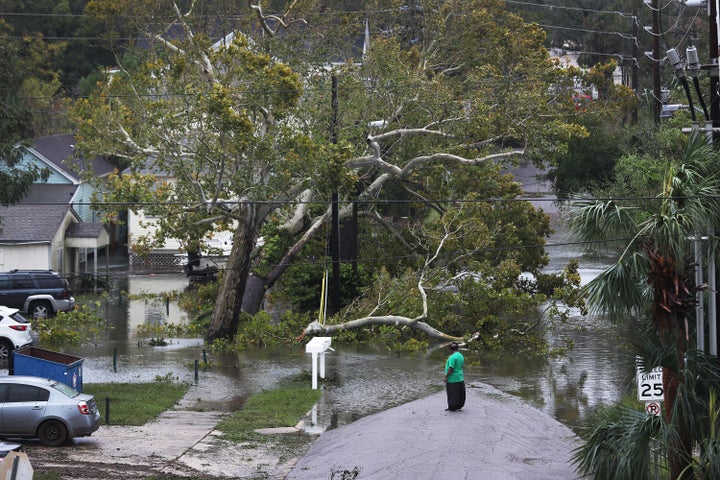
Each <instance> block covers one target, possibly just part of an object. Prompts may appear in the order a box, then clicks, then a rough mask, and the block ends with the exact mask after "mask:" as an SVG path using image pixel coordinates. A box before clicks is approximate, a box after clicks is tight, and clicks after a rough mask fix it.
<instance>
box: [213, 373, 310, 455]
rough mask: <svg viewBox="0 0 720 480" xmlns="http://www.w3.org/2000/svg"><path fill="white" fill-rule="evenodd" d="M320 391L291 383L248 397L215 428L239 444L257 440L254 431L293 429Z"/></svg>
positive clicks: (224, 436)
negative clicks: (239, 408) (238, 408)
mask: <svg viewBox="0 0 720 480" xmlns="http://www.w3.org/2000/svg"><path fill="white" fill-rule="evenodd" d="M320 395H321V394H320V391H319V390H312V389H310V388H309V387H308V386H307V383H305V384H304V385H299V384H291V385H287V386H282V387H279V388H276V389H274V390H268V391H264V392H262V393H258V394H257V395H254V396H252V397H250V398H249V399H248V400H247V401H246V402H245V405H244V406H243V408H242V409H241V410H239V411H237V412H234V413H233V414H232V415H228V416H227V417H225V418H223V419H222V420H221V421H220V423H219V424H218V425H217V429H218V430H220V431H221V432H223V434H224V435H223V438H225V439H228V440H231V441H236V442H242V441H247V440H258V437H257V436H256V435H254V432H253V430H255V429H258V428H273V427H294V426H295V425H297V423H298V422H299V421H300V419H301V418H302V417H303V416H305V414H306V413H307V412H308V411H309V410H310V409H311V408H312V406H313V405H314V404H315V403H317V401H318V400H319V399H320Z"/></svg>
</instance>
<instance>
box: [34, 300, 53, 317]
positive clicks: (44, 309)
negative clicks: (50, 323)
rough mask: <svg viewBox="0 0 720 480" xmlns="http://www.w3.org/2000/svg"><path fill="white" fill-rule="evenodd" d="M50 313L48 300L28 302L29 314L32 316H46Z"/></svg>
mask: <svg viewBox="0 0 720 480" xmlns="http://www.w3.org/2000/svg"><path fill="white" fill-rule="evenodd" d="M51 314H52V307H51V305H50V303H49V302H33V303H31V304H30V315H31V316H32V317H33V318H46V317H49V316H50V315H51Z"/></svg>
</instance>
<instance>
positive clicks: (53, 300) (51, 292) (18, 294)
mask: <svg viewBox="0 0 720 480" xmlns="http://www.w3.org/2000/svg"><path fill="white" fill-rule="evenodd" d="M0 305H5V306H6V307H11V308H17V309H19V310H22V311H23V312H27V314H28V315H30V316H31V317H34V318H39V317H47V316H50V315H54V314H56V313H57V312H65V311H68V310H73V309H74V308H75V298H74V297H73V296H72V292H71V291H70V287H69V285H68V282H67V280H65V279H64V278H63V277H61V276H60V275H58V273H57V272H54V271H52V270H11V271H9V272H4V273H0Z"/></svg>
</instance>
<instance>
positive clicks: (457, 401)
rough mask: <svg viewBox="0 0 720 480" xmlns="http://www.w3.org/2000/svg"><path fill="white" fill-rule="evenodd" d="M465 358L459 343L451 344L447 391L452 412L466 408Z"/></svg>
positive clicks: (447, 368) (446, 383) (446, 372)
mask: <svg viewBox="0 0 720 480" xmlns="http://www.w3.org/2000/svg"><path fill="white" fill-rule="evenodd" d="M464 363H465V357H463V354H462V353H460V350H459V345H458V343H457V342H452V343H451V344H450V356H449V357H448V359H447V361H446V362H445V391H446V392H447V403H448V408H447V410H450V411H451V412H454V411H456V410H460V409H461V408H463V407H464V406H465V375H463V364H464Z"/></svg>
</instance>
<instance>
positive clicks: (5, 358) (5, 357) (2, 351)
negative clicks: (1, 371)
mask: <svg viewBox="0 0 720 480" xmlns="http://www.w3.org/2000/svg"><path fill="white" fill-rule="evenodd" d="M12 351H13V344H12V343H10V342H9V341H7V340H5V339H2V340H0V368H7V369H9V368H10V355H12Z"/></svg>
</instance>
